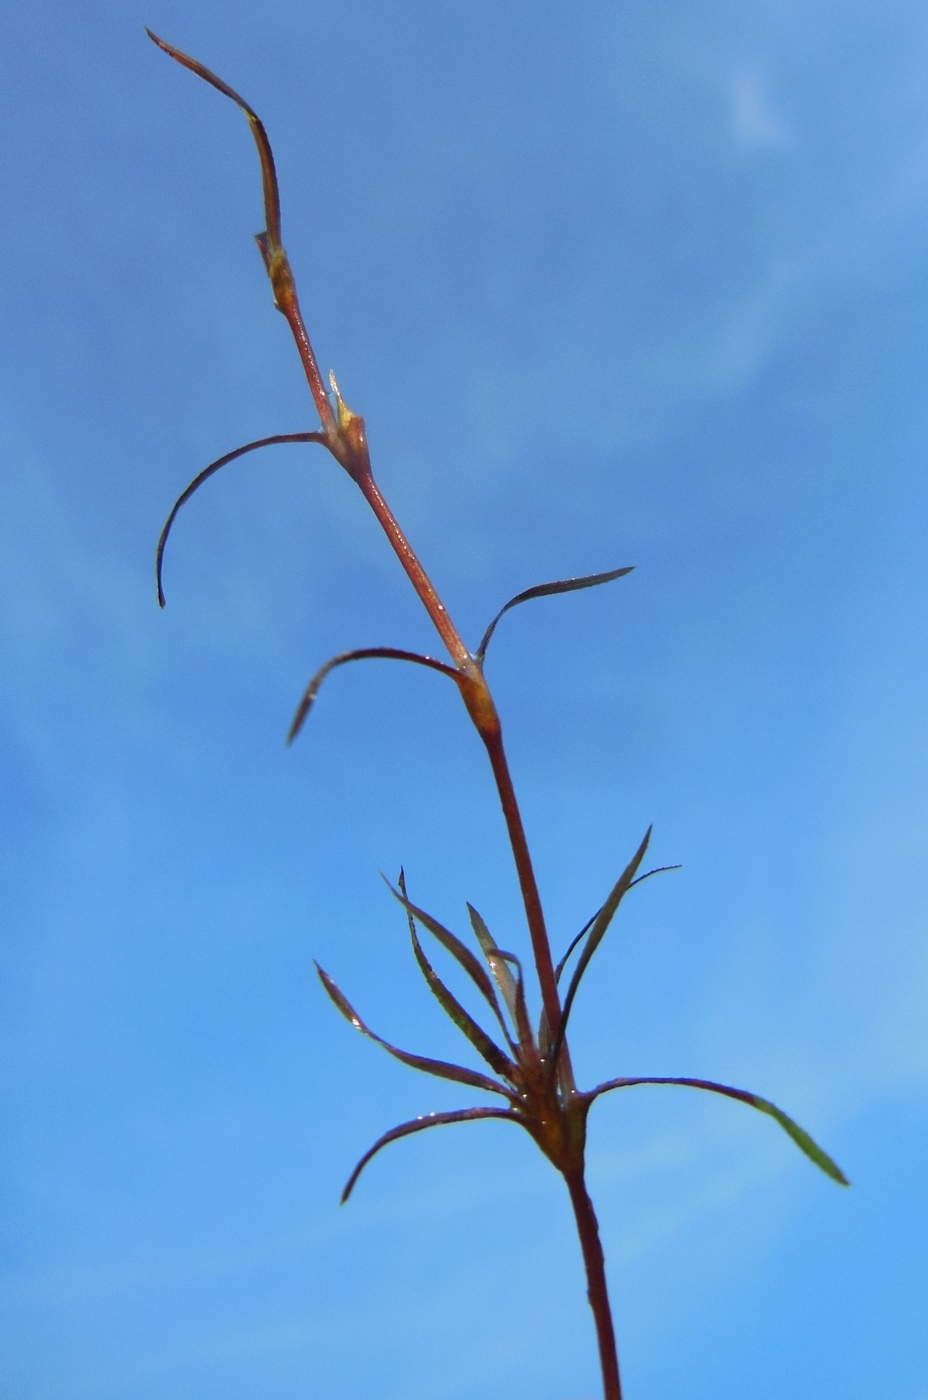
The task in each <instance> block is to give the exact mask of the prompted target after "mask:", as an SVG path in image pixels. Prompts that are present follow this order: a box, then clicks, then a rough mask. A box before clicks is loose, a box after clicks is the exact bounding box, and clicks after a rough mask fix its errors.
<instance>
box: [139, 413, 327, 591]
mask: <svg viewBox="0 0 928 1400" xmlns="http://www.w3.org/2000/svg"><path fill="white" fill-rule="evenodd" d="M281 442H321V443H322V445H323V446H325V438H324V437H323V435H322V433H275V434H274V436H273V437H266V438H258V440H257V441H256V442H246V444H245V446H244V447H237V448H236V449H235V451H234V452H227V453H226V455H225V456H224V457H219V458H217V460H216V461H215V462H210V464H209V466H208V467H204V468H203V470H202V471H201V472H200V474H199V476H195V477H194V478H193V480H192V481H191V483H190V485H189V486H188V487H187V489H186V490H185V491H182V492H181V493H180V495H179V496H178V498H177V500H176V501H175V502H174V504H173V506H172V507H171V513H170V515H169V516H168V518H167V520H166V521H165V522H164V529H163V530H162V531H161V535H160V537H159V539H158V548H157V549H156V550H155V583H156V584H157V587H158V605H159V607H162V608H163V607H164V605H165V602H166V601H167V600H166V599H165V596H164V588H163V587H162V584H161V575H162V571H163V566H164V547H165V545H166V544H167V542H168V535H169V534H170V533H171V526H172V525H173V524H174V521H175V519H176V517H177V513H178V511H179V510H180V509H181V507H182V506H185V505H186V504H187V502H188V501H189V500H190V497H191V496H192V495H193V493H194V491H197V490H199V488H200V487H201V486H202V485H203V483H204V481H208V480H209V478H210V477H211V476H213V475H214V474H215V473H216V472H218V471H219V469H220V467H225V466H228V464H229V463H230V462H234V461H235V459H236V457H244V455H245V453H246V452H255V451H256V450H257V449H258V448H259V447H273V446H275V445H276V444H277V443H281Z"/></svg>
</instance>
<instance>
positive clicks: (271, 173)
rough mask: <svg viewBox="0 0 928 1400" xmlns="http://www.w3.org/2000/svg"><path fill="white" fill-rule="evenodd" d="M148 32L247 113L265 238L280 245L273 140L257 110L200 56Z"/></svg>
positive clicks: (278, 200)
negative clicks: (257, 162)
mask: <svg viewBox="0 0 928 1400" xmlns="http://www.w3.org/2000/svg"><path fill="white" fill-rule="evenodd" d="M145 33H146V34H147V35H148V37H149V39H151V41H152V43H153V44H157V45H158V48H159V49H161V50H162V51H163V52H164V53H166V54H167V55H168V56H169V57H170V58H173V59H175V60H176V62H177V63H179V64H181V66H182V67H184V68H189V69H190V71H191V73H196V75H197V77H198V78H202V79H203V81H204V82H205V83H209V84H210V85H211V86H212V87H214V88H217V89H218V91H219V92H221V93H224V94H225V96H226V97H231V99H232V101H233V102H234V103H235V104H236V106H237V107H240V108H241V110H242V111H243V112H244V113H245V116H246V117H247V118H248V124H249V126H250V127H251V133H252V135H253V136H254V138H255V145H256V146H257V148H258V157H259V159H260V161H261V179H262V182H263V184H264V221H265V224H266V225H267V231H266V238H267V243H268V245H269V246H270V247H271V248H275V247H280V193H279V190H278V188H277V172H276V170H275V168H274V153H273V151H272V150H271V143H270V141H269V140H268V137H267V132H266V131H265V129H264V123H263V122H262V121H261V118H260V117H259V116H258V114H257V112H255V111H253V110H252V109H251V107H249V105H248V103H247V102H246V101H245V99H244V98H243V97H240V96H239V95H238V93H237V92H236V91H235V89H234V88H230V87H229V85H228V83H224V82H223V81H222V79H221V78H217V76H216V74H215V73H213V72H211V71H210V69H209V68H206V67H205V66H204V65H203V64H202V63H200V62H199V61H198V60H197V59H195V58H191V57H190V55H189V54H186V53H182V52H181V50H180V49H175V48H174V46H173V44H167V43H165V41H164V40H163V39H159V38H158V36H157V34H153V33H152V31H151V30H150V29H148V28H146V30H145Z"/></svg>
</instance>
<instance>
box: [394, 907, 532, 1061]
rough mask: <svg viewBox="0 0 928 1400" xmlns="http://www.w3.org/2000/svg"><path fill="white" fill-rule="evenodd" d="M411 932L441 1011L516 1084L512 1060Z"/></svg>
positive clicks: (420, 961) (419, 961)
mask: <svg viewBox="0 0 928 1400" xmlns="http://www.w3.org/2000/svg"><path fill="white" fill-rule="evenodd" d="M411 934H412V947H413V952H414V953H415V955H416V962H417V963H418V964H419V968H420V971H421V972H422V976H423V977H424V978H425V980H426V982H427V983H428V984H429V987H430V989H431V991H432V992H433V994H434V996H435V999H436V1000H437V1002H438V1003H439V1005H440V1006H441V1008H442V1010H443V1011H444V1012H445V1013H446V1015H448V1016H450V1018H451V1020H452V1021H453V1022H454V1024H455V1025H456V1026H457V1028H458V1030H460V1031H462V1032H463V1034H464V1035H466V1036H467V1039H468V1040H469V1041H470V1043H471V1045H473V1046H474V1048H475V1049H476V1050H477V1051H478V1052H479V1053H480V1054H481V1055H482V1056H483V1058H484V1059H485V1060H486V1062H487V1064H488V1065H489V1066H490V1068H491V1069H495V1070H496V1073H497V1074H501V1075H502V1076H503V1078H504V1079H508V1080H509V1081H510V1083H512V1084H515V1082H516V1074H517V1071H516V1067H515V1065H514V1064H513V1062H512V1060H510V1058H509V1056H508V1055H506V1054H504V1053H503V1051H502V1050H501V1049H500V1048H499V1046H498V1045H497V1044H496V1042H495V1041H493V1040H491V1039H490V1037H489V1036H488V1035H487V1033H486V1031H485V1030H484V1029H483V1027H482V1026H479V1025H478V1024H477V1022H476V1021H475V1020H474V1018H473V1016H471V1015H470V1013H469V1012H468V1011H465V1010H464V1007H463V1006H462V1005H461V1003H460V1002H459V1001H458V999H457V997H455V996H454V994H453V993H452V992H450V991H449V990H448V988H447V987H446V986H445V984H444V982H443V981H442V980H441V978H440V977H439V976H438V973H437V972H436V971H435V969H434V968H433V967H432V964H431V963H430V962H429V960H428V958H427V957H426V956H425V954H424V953H423V951H422V944H421V943H420V942H419V940H418V938H417V937H416V930H415V926H413V928H412V930H411Z"/></svg>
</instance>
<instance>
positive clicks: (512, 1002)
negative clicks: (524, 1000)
mask: <svg viewBox="0 0 928 1400" xmlns="http://www.w3.org/2000/svg"><path fill="white" fill-rule="evenodd" d="M467 912H468V914H469V915H470V922H471V927H472V928H473V930H474V933H475V934H476V937H477V942H478V943H479V944H480V947H481V948H482V950H483V956H484V957H485V958H486V960H487V966H488V967H489V969H490V971H491V973H492V974H493V980H494V981H495V983H496V985H497V987H499V990H500V994H501V996H502V998H503V1001H504V1002H505V1003H506V1010H507V1011H508V1012H509V1014H510V1016H511V1017H512V1021H513V1025H515V1021H516V1001H517V992H516V979H515V978H514V977H513V975H512V970H511V968H510V967H509V963H508V962H507V961H506V959H505V958H503V957H501V956H500V951H499V948H498V947H497V946H496V939H495V938H494V937H493V935H492V933H491V932H490V930H489V929H488V928H487V926H486V924H485V923H484V921H483V919H482V918H481V917H480V915H479V914H478V913H477V910H476V909H475V908H474V906H473V905H472V904H468V906H467Z"/></svg>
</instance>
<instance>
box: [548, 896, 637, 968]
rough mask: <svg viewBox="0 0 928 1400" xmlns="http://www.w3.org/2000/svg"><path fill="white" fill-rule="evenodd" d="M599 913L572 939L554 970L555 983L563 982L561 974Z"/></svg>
mask: <svg viewBox="0 0 928 1400" xmlns="http://www.w3.org/2000/svg"><path fill="white" fill-rule="evenodd" d="M633 883H634V882H633ZM629 888H630V887H629ZM599 912H600V911H599V909H597V911H596V913H595V914H593V915H592V917H591V918H589V919H587V921H586V923H585V924H584V925H583V928H582V929H581V930H580V932H579V933H578V934H577V935H576V937H575V938H572V939H571V940H570V943H569V944H568V947H567V952H566V953H565V954H564V956H563V957H562V958H561V961H560V962H559V963H558V965H557V967H556V968H555V969H554V980H555V982H560V980H561V973H562V972H563V971H564V968H565V967H566V966H567V963H568V961H569V959H570V955H571V953H572V952H573V951H574V949H575V948H576V946H577V944H578V943H579V942H580V940H581V939H582V937H583V935H584V934H585V933H588V932H589V930H590V929H591V928H592V926H593V924H594V923H595V921H596V918H597V916H598V914H599Z"/></svg>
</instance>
